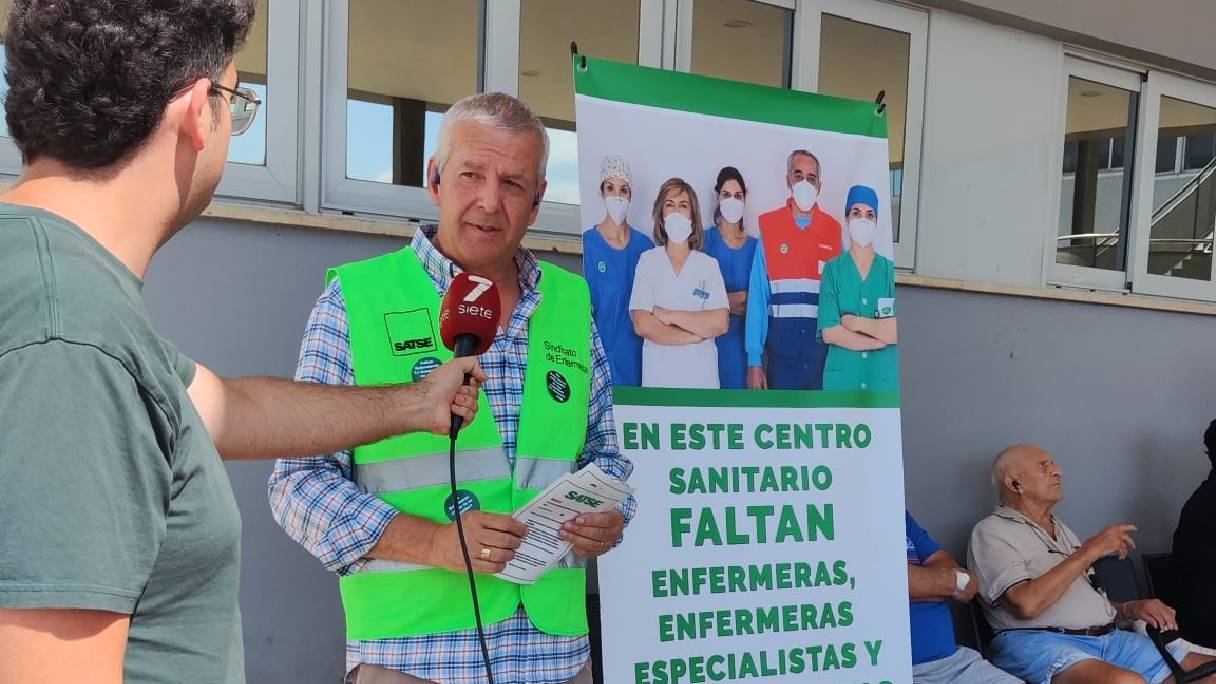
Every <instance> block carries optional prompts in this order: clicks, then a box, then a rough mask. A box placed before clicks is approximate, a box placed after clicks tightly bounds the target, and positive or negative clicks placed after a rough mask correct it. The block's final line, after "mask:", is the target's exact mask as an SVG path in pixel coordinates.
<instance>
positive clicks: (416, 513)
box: [270, 93, 634, 684]
mask: <svg viewBox="0 0 1216 684" xmlns="http://www.w3.org/2000/svg"><path fill="white" fill-rule="evenodd" d="M547 149H548V138H547V135H546V133H545V129H544V126H543V124H541V122H540V121H539V120H538V119H537V118H536V116H535V115H534V114H533V113H532V112H531V111H530V110H529V109H528V108H527V107H526V106H525V105H524V104H523V103H522V102H520V101H518V100H516V99H515V98H513V97H510V96H508V95H504V94H501V93H486V94H483V95H476V96H473V97H471V98H466V99H465V100H462V101H460V102H457V103H456V104H455V105H453V106H452V107H451V108H450V109H449V110H448V111H447V113H446V114H445V116H444V120H443V124H442V126H441V128H440V133H439V141H438V150H437V152H436V156H435V158H433V159H431V160H430V163H429V166H428V185H429V190H430V195H431V199H432V201H433V202H434V203H435V204H436V205H437V206H438V207H439V224H438V225H437V226H424V227H422V228H421V229H420V230H419V232H418V234H417V235H416V236H415V237H414V240H413V244H412V245H411V246H410V247H408V248H406V249H403V250H401V251H399V252H393V253H391V254H386V255H383V256H380V257H376V258H374V259H369V260H366V261H362V262H357V263H354V264H347V265H344V266H340V267H338V268H335V269H333V270H331V272H330V273H331V279H330V283H329V286H328V287H327V288H326V290H325V292H324V294H322V296H321V298H320V300H319V301H318V302H317V306H316V308H315V309H314V310H313V313H312V316H311V318H310V322H309V326H308V329H307V332H306V336H305V340H304V346H303V350H302V352H301V354H300V359H301V361H300V367H299V369H298V373H297V375H298V377H300V378H301V379H304V380H308V381H310V382H319V383H326V384H346V385H349V384H365V383H367V384H376V383H380V382H385V381H388V382H410V381H411V380H416V379H417V378H419V377H422V376H424V375H425V373H426V369H428V368H431V367H434V366H435V365H436V364H437V363H438V362H439V361H440V360H442V358H443V350H442V349H435V348H433V347H428V346H427V345H420V346H419V345H413V346H411V347H409V348H403V349H401V350H397V349H395V348H394V346H393V345H392V344H390V342H391V338H392V335H393V334H394V333H393V330H394V329H396V328H402V329H404V328H408V327H410V326H421V327H422V328H423V329H429V328H428V327H427V326H432V327H433V326H435V324H436V323H437V321H436V320H435V317H436V315H437V307H438V303H439V298H440V296H442V295H443V293H444V292H446V290H447V289H448V287H449V286H450V284H451V282H452V278H453V276H455V275H456V274H457V273H459V272H461V271H464V270H467V271H470V272H472V273H477V274H479V275H481V276H485V277H487V278H490V279H491V280H493V281H494V282H496V283H497V284H498V288H499V290H500V292H501V295H502V297H501V298H502V315H501V318H500V320H499V321H498V326H499V327H498V335H497V336H496V337H495V340H494V344H493V346H492V347H491V348H490V350H489V351H487V352H486V353H485V354H483V355H482V356H481V363H482V365H483V367H484V370H485V372H486V375H487V381H486V384H485V388H486V395H487V400H488V404H486V407H487V408H488V409H489V411H487V413H490V414H491V415H492V416H493V421H490V420H485V419H484V418H483V420H482V421H480V422H481V423H482V424H481V426H480V428H478V427H476V425H475V426H474V427H473V428H472V431H466V433H465V434H464V435H463V436H462V438H461V440H462V441H461V443H459V444H458V446H462V445H463V447H464V448H465V449H467V451H465V452H464V453H461V454H457V463H458V469H459V470H458V474H457V478H458V480H459V481H460V482H459V485H458V486H459V487H460V490H461V492H460V498H458V499H457V501H451V500H450V499H445V497H446V496H447V495H446V494H445V492H446V491H447V487H448V482H447V467H446V464H447V460H446V459H447V444H446V442H444V443H442V444H438V443H433V442H429V441H427V439H428V438H410V437H406V438H403V439H401V440H394V441H393V442H392V443H381V444H378V445H371V446H369V447H361V448H359V449H355V450H354V451H353V452H339V453H335V454H331V455H328V456H324V457H318V458H308V459H294V460H290V461H280V462H279V464H278V466H277V467H276V469H275V472H274V474H273V475H272V476H271V480H270V501H271V508H272V512H273V514H274V516H275V519H276V520H278V521H279V523H280V524H281V525H282V526H283V527H284V529H285V530H286V531H287V533H288V534H289V535H290V536H291V537H292V538H294V539H295V540H296V541H298V542H299V543H300V544H302V545H303V546H304V547H305V548H307V549H308V550H309V551H310V552H311V553H312V554H313V555H315V556H316V557H317V558H319V559H320V560H321V561H322V562H323V563H324V564H325V565H326V567H327V568H329V569H331V570H333V571H334V572H336V573H338V574H339V575H340V577H341V579H340V583H341V590H342V599H343V607H344V608H345V611H346V622H347V669H348V672H349V680H350V681H352V682H360V683H379V682H419V681H421V682H439V683H441V684H456V683H465V682H468V683H472V682H482V681H485V679H484V677H485V675H484V670H483V665H482V661H481V651H480V649H479V647H478V645H477V635H476V632H475V631H474V629H473V628H474V619H473V612H472V610H471V607H470V595H469V588H468V583H467V580H465V578H464V574H463V571H464V562H463V559H462V556H461V551H460V546H459V543H458V540H457V536H456V528H455V526H454V525H452V524H451V522H452V521H453V520H454V519H455V515H456V514H457V513H456V511H458V510H467V509H473V510H468V512H466V513H464V514H463V515H462V516H461V520H462V521H463V524H464V528H465V537H466V539H467V540H468V546H469V552H470V554H471V556H472V558H473V561H472V563H473V569H474V570H475V571H476V572H478V573H480V574H479V575H478V592H479V596H480V601H481V615H482V617H483V619H484V621H485V623H486V632H487V640H488V641H489V650H490V653H491V654H492V658H493V670H494V673H495V681H496V682H498V683H499V684H513V683H518V684H523V683H524V682H527V683H528V684H558V683H560V682H568V681H574V682H590V681H591V674H590V670H589V668H588V656H589V653H590V646H589V644H588V640H587V636H586V633H587V619H586V612H585V605H586V604H585V594H584V591H585V589H584V583H585V576H584V575H583V565H584V563H585V559H587V558H593V557H596V556H599V555H601V554H603V553H605V552H607V551H609V550H611V549H612V547H613V544H614V543H615V542H616V541H617V540H618V539H619V538H620V536H621V533H622V530H623V527H624V524H625V521H626V519H627V517H628V516H629V515H631V514H632V511H633V505H634V504H633V501H632V500H629V501H627V502H626V503H625V504H623V505H622V510H613V511H610V512H606V513H600V514H594V515H586V516H581V517H580V518H578V519H577V520H576V521H574V522H573V523H567V524H566V526H565V529H564V530H563V531H562V532H561V535H562V536H563V537H564V538H565V539H566V540H568V541H569V542H570V543H571V544H572V545H573V549H574V554H571V555H570V556H568V557H567V558H565V559H563V562H562V563H561V565H560V566H559V567H558V568H554V569H552V570H550V571H549V573H547V574H546V575H545V576H543V577H542V578H541V581H539V582H538V583H537V584H535V585H530V586H527V587H523V588H520V587H519V585H514V584H509V583H507V582H505V581H503V580H499V579H497V578H495V577H493V576H492V574H493V573H496V572H498V571H499V570H501V569H502V568H503V567H504V565H505V564H506V563H507V562H508V561H510V560H511V559H512V558H513V557H514V555H515V549H516V548H518V547H519V545H520V539H521V537H522V536H523V535H524V533H525V529H524V528H523V526H522V525H521V524H520V523H518V522H517V521H515V520H514V519H512V518H511V517H510V514H511V512H512V510H514V509H515V508H518V506H520V505H522V504H523V503H524V502H526V501H527V499H528V498H529V497H530V496H531V495H532V494H534V493H535V491H536V490H537V489H541V488H543V487H544V486H546V485H547V484H548V483H549V482H551V481H553V480H555V479H557V478H558V477H560V476H561V475H562V474H563V473H565V472H570V471H572V470H576V469H578V468H582V467H584V466H586V465H588V464H590V463H595V464H596V465H598V466H599V467H600V468H602V469H603V470H604V471H606V472H607V473H608V474H610V475H613V476H615V477H618V478H620V479H622V480H623V479H625V478H627V477H628V476H629V473H630V471H631V469H632V466H631V465H630V463H629V462H628V461H627V460H626V459H625V458H624V457H622V456H621V454H620V451H619V449H618V448H617V444H616V433H615V427H614V424H613V419H612V392H611V390H612V388H611V381H610V379H609V372H608V360H607V356H606V355H605V353H604V349H603V346H602V344H601V343H600V340H599V336H598V335H597V334H596V332H595V330H594V326H593V325H592V322H591V306H590V295H589V294H588V292H587V284H586V281H584V280H583V279H582V278H579V277H578V276H575V275H572V274H570V273H567V272H565V271H563V270H561V269H559V268H556V267H553V266H552V265H550V264H541V263H539V262H538V261H537V259H536V258H535V257H534V256H533V255H532V254H531V253H530V252H529V251H528V250H526V249H523V248H521V247H520V244H521V241H522V240H523V237H524V234H525V233H526V232H527V229H528V226H530V225H531V224H532V223H533V222H534V221H535V220H536V217H537V213H538V209H539V204H540V200H541V198H542V197H543V195H544V191H545V180H544V169H545V160H546V157H547ZM386 333H387V335H388V337H387V338H386V337H385V335H386ZM538 350H539V351H538ZM546 350H548V352H547V351H546ZM559 390H560V391H559ZM525 408H526V410H524V409H525ZM433 457H438V460H437V459H436V458H433ZM437 462H438V463H440V464H441V465H442V467H441V468H439V469H438V472H436V468H435V467H434V464H435V463H437ZM352 463H353V464H354V468H352ZM356 480H357V482H356Z"/></svg>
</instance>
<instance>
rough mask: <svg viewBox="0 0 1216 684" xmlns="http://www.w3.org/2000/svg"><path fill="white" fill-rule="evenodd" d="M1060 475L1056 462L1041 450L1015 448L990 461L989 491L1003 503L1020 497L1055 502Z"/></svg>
mask: <svg viewBox="0 0 1216 684" xmlns="http://www.w3.org/2000/svg"><path fill="white" fill-rule="evenodd" d="M1062 474H1063V473H1062V472H1061V471H1060V468H1059V466H1057V465H1056V462H1055V459H1053V458H1052V456H1051V454H1049V453H1047V451H1045V450H1044V449H1042V448H1041V447H1038V446H1035V445H1034V444H1015V445H1013V446H1011V447H1009V448H1008V449H1005V450H1004V451H1002V452H1001V453H999V454H997V456H996V459H994V460H993V461H992V488H993V489H995V490H996V491H997V493H998V494H999V495H1000V497H1001V501H1002V502H1005V503H1009V502H1010V500H1011V499H1013V498H1023V497H1028V498H1034V499H1047V500H1056V501H1058V500H1059V498H1060V497H1061V496H1062V492H1061V487H1060V478H1061V476H1062Z"/></svg>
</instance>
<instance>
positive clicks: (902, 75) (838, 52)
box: [819, 14, 912, 242]
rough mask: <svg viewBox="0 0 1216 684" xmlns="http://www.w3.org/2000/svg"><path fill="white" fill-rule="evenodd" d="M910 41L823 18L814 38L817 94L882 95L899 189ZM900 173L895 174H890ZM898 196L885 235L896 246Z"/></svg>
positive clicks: (877, 29)
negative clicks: (889, 234)
mask: <svg viewBox="0 0 1216 684" xmlns="http://www.w3.org/2000/svg"><path fill="white" fill-rule="evenodd" d="M911 45H912V37H911V36H909V35H908V34H907V33H903V32H902V31H893V30H891V29H887V28H882V27H880V26H873V25H870V24H863V23H861V22H857V21H853V20H851V19H845V18H843V17H835V16H832V15H830V14H825V15H823V24H822V29H821V33H820V36H819V92H821V93H824V94H825V95H836V96H839V97H849V98H853V99H855V100H870V101H873V100H874V98H876V97H877V96H878V91H880V90H885V91H887V95H886V98H885V99H884V100H883V102H885V103H886V104H887V110H886V112H887V136H888V138H889V140H890V149H891V171H892V179H891V182H892V184H895V183H897V182H898V183H900V184H902V183H903V174H902V169H903V166H904V128H905V124H904V122H905V121H906V120H907V112H908V61H909V55H910V53H911ZM897 171H898V172H900V173H896V172H897ZM902 194H903V193H902V191H901V192H894V193H892V200H891V204H892V206H891V229H892V231H894V236H895V241H896V242H899V202H898V201H897V200H896V199H895V198H897V197H900V196H901V195H902Z"/></svg>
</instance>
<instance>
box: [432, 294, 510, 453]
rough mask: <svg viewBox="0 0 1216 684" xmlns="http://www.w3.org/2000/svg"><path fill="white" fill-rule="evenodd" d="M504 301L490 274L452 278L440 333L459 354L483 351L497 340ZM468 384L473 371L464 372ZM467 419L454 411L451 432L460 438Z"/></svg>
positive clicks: (445, 343)
mask: <svg viewBox="0 0 1216 684" xmlns="http://www.w3.org/2000/svg"><path fill="white" fill-rule="evenodd" d="M501 313H502V304H501V302H500V301H499V297H498V286H497V285H495V284H494V281H492V280H490V279H489V278H484V277H482V276H479V275H471V274H469V273H460V274H459V275H457V276H456V277H455V278H453V279H452V285H451V287H449V288H448V291H447V294H445V295H443V303H442V304H441V305H440V307H439V336H440V337H441V338H442V339H443V346H445V347H447V348H448V349H451V350H452V353H453V354H454V355H455V356H456V358H460V357H462V356H475V355H481V354H484V353H485V352H486V350H488V349H489V348H490V345H491V344H493V343H494V334H495V333H496V332H497V331H498V318H499V316H500V315H501ZM464 381H465V384H468V382H469V375H468V374H465V376H464ZM463 423H464V419H463V418H461V417H460V416H458V415H456V414H452V427H451V432H450V433H449V435H450V436H451V437H452V439H455V438H456V433H457V432H458V431H459V430H460V426H461V424H463Z"/></svg>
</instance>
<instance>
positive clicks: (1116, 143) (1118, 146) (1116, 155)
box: [1110, 138, 1131, 169]
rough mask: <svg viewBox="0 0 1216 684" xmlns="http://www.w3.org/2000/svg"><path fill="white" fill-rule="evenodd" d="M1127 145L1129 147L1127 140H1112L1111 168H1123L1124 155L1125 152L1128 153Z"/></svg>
mask: <svg viewBox="0 0 1216 684" xmlns="http://www.w3.org/2000/svg"><path fill="white" fill-rule="evenodd" d="M1126 145H1127V140H1126V139H1124V138H1115V139H1114V140H1111V143H1110V168H1112V169H1121V168H1123V153H1124V152H1125V151H1127V149H1126ZM1128 154H1129V155H1130V154H1131V153H1130V152H1128Z"/></svg>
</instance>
